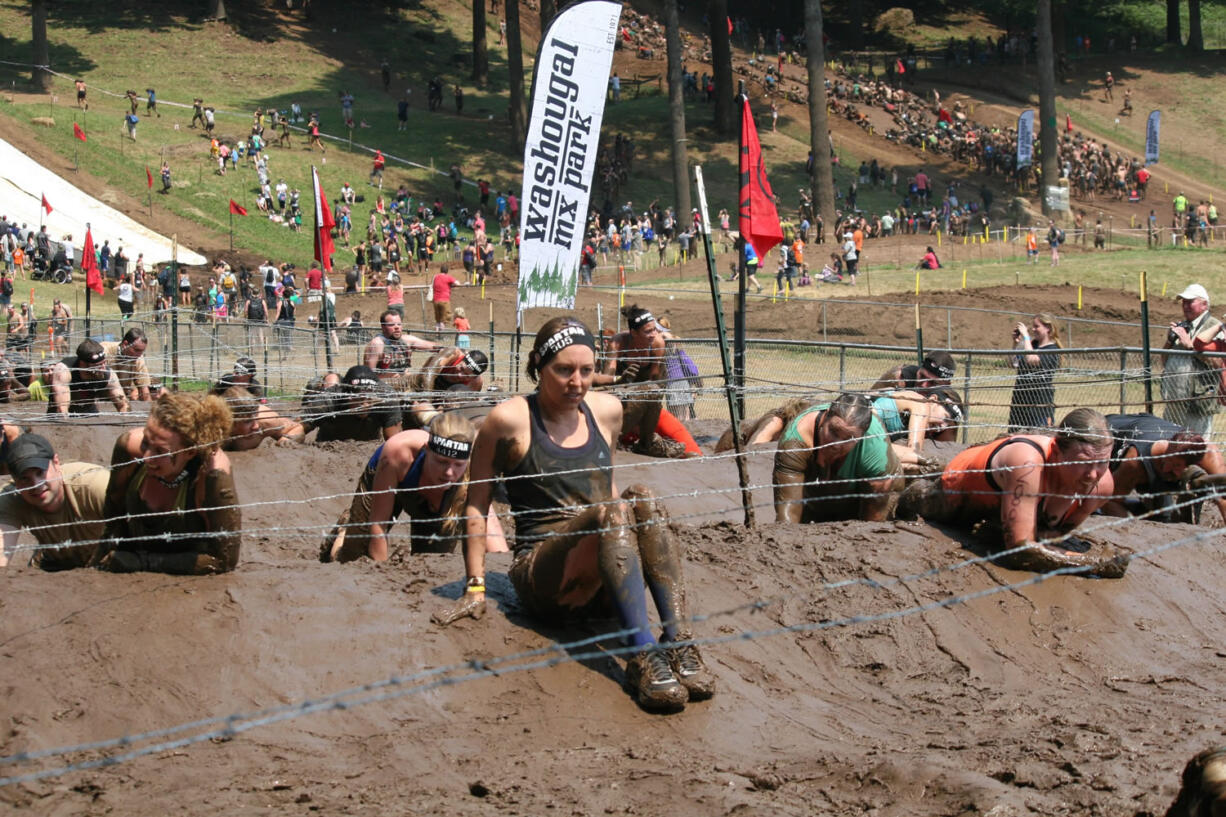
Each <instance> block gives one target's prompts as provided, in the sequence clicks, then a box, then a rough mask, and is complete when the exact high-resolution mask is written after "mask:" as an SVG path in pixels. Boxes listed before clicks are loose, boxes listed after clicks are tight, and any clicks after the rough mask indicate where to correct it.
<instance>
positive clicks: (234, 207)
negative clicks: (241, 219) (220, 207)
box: [230, 199, 247, 216]
mask: <svg viewBox="0 0 1226 817" xmlns="http://www.w3.org/2000/svg"><path fill="white" fill-rule="evenodd" d="M230 212H231V213H233V214H234V215H236V216H245V215H247V208H246V207H244V206H242V205H241V204H239V203H238V202H236V201H235V200H234V199H230Z"/></svg>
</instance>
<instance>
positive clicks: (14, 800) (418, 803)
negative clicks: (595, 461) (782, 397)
mask: <svg viewBox="0 0 1226 817" xmlns="http://www.w3.org/2000/svg"><path fill="white" fill-rule="evenodd" d="M43 430H44V431H45V433H47V434H48V435H49V436H50V437H51V438H52V439H53V441H54V442H55V443H56V445H57V447H58V448H59V450H60V451H61V452H64V456H65V457H79V458H81V459H86V460H91V461H95V462H102V461H105V459H106V455H107V452H108V451H109V449H110V447H111V443H112V441H113V439H114V436H115V435H116V434H117V433H118V431H119V429H118V428H116V427H114V426H108V425H105V424H102V423H95V424H93V425H91V426H88V427H84V426H80V425H78V426H73V427H65V426H55V427H50V426H47V427H43ZM369 449H370V446H369V445H368V444H362V443H344V444H331V445H329V446H327V447H306V448H301V449H280V448H263V449H259V450H257V451H254V452H247V453H241V454H236V455H234V470H235V473H236V475H237V479H238V486H239V493H240V497H241V499H242V501H243V502H244V503H247V507H246V508H245V510H244V526H245V528H246V530H247V531H248V532H247V535H246V537H245V540H244V548H243V553H242V561H241V564H240V566H239V568H238V570H237V571H236V572H234V573H233V574H230V575H225V576H218V577H198V578H179V577H171V576H161V575H153V574H141V575H128V576H122V575H109V574H102V573H96V572H93V571H77V572H72V573H61V574H44V573H41V572H39V571H37V570H32V569H30V568H19V569H9V570H7V571H4V572H3V573H0V622H2V623H0V678H3V679H4V680H3V682H2V683H3V694H4V699H5V707H4V712H5V714H4V718H5V727H6V728H5V730H4V733H3V736H2V737H0V755H4V756H11V755H12V754H14V753H17V752H25V751H35V750H42V749H48V748H52V747H61V746H65V745H73V744H79V743H83V742H89V741H95V740H106V739H111V738H118V737H121V736H123V735H128V734H134V733H139V732H144V731H148V730H156V729H162V728H165V727H170V726H174V725H178V724H183V723H187V722H191V721H196V720H198V719H204V718H213V717H224V716H227V715H229V714H231V713H236V712H252V711H255V710H261V709H265V708H268V707H281V706H286V705H290V706H293V705H297V704H299V703H301V702H304V701H311V700H318V699H320V698H321V696H325V695H328V694H329V693H334V692H337V691H339V690H344V689H347V688H351V687H355V686H358V685H362V684H368V683H371V682H376V681H381V680H384V679H389V678H393V677H395V676H401V677H404V676H414V675H415V674H417V673H421V672H423V671H426V670H431V669H434V668H442V667H456V669H454V670H452V671H450V672H447V673H445V674H443V675H442V676H439V677H441V678H442V679H445V680H446V682H447V683H445V684H443V685H437V686H431V685H428V683H427V682H428V681H436V680H438V679H439V678H436V677H430V678H426V679H417V680H415V681H409V682H406V683H404V684H402V685H393V686H390V687H387V688H381V689H377V690H374V691H373V692H372V693H370V694H380V693H400V692H405V693H407V694H405V695H403V697H397V698H395V699H392V700H383V701H380V702H376V703H370V704H367V705H364V706H354V707H351V708H346V709H344V710H339V711H336V710H329V711H326V712H321V713H317V714H310V715H303V716H301V717H296V718H293V719H291V720H288V721H285V722H282V723H275V724H270V725H266V726H261V727H258V728H255V729H252V730H251V731H248V732H244V733H242V734H238V735H236V736H234V737H225V736H222V737H218V738H217V739H213V740H206V741H204V742H201V743H197V744H193V745H187V746H180V747H174V748H167V749H165V750H162V751H157V752H154V753H153V754H150V755H148V756H143V757H140V758H138V759H134V760H132V761H130V762H125V763H123V764H121V765H117V766H114V767H111V768H105V769H94V770H89V771H78V772H72V773H69V774H66V775H64V776H62V777H55V778H51V779H47V780H42V781H38V782H32V783H23V784H19V785H8V786H3V787H0V803H3V804H4V809H5V810H6V811H9V812H12V813H28V814H39V815H68V814H74V815H77V814H99V815H101V814H133V815H136V814H139V815H144V814H149V815H153V814H166V813H176V814H200V815H206V814H207V815H212V814H217V813H219V812H226V813H232V814H255V813H269V812H271V813H278V814H312V813H320V814H387V813H450V814H472V815H481V814H498V815H511V814H524V815H528V814H532V815H536V814H551V813H552V814H576V815H578V814H600V813H607V814H649V815H654V814H694V815H699V814H701V815H707V814H737V815H756V814H762V815H767V814H769V815H778V814H787V815H810V814H836V815H843V814H847V815H851V814H879V815H913V814H923V815H975V814H989V813H990V814H992V815H994V817H1002V815H1013V814H1017V815H1020V814H1043V815H1054V814H1070V815H1072V814H1077V815H1085V814H1093V815H1099V814H1101V815H1108V814H1109V815H1141V814H1161V813H1162V812H1163V810H1164V809H1165V806H1166V805H1167V804H1168V803H1169V802H1170V800H1171V799H1172V797H1173V796H1174V792H1175V790H1176V787H1177V781H1178V775H1179V771H1180V769H1181V768H1182V766H1183V763H1184V762H1185V761H1186V760H1187V758H1188V757H1190V756H1191V755H1192V754H1193V753H1194V752H1195V751H1198V750H1199V749H1201V748H1203V747H1205V746H1206V745H1209V744H1211V743H1214V742H1220V741H1221V740H1222V738H1223V730H1222V726H1221V701H1222V699H1223V694H1224V692H1226V681H1224V680H1223V675H1222V673H1221V671H1220V668H1221V665H1222V661H1223V659H1224V658H1226V649H1224V648H1223V647H1222V644H1223V643H1224V642H1226V617H1224V616H1223V606H1224V605H1223V597H1222V591H1221V588H1222V586H1223V576H1222V575H1220V574H1222V573H1223V569H1222V567H1221V558H1220V554H1221V545H1220V540H1219V539H1218V538H1211V539H1207V540H1205V541H1203V542H1194V543H1191V544H1188V545H1186V546H1180V547H1174V548H1172V549H1169V550H1165V551H1163V552H1161V553H1158V554H1156V555H1154V556H1152V557H1151V558H1141V559H1137V560H1136V561H1134V563H1133V565H1132V567H1131V569H1130V570H1129V571H1128V574H1127V576H1126V577H1125V578H1124V579H1122V580H1118V581H1106V580H1089V579H1084V578H1076V577H1058V578H1052V579H1049V580H1048V581H1045V582H1042V583H1039V584H1033V585H1030V586H1025V587H1016V588H1015V587H1011V586H1010V585H1012V584H1014V583H1017V582H1020V581H1024V580H1026V579H1028V578H1031V577H1030V575H1029V574H1024V573H1016V572H1011V571H1008V570H1004V569H1001V568H999V567H996V566H994V565H991V564H983V563H976V564H971V565H966V566H962V567H959V568H955V566H956V565H957V564H958V563H959V562H962V561H964V560H967V559H972V558H974V552H973V548H974V544H973V542H971V541H970V540H969V539H968V538H967V537H966V536H965V535H964V534H955V533H954V532H952V531H943V530H939V529H936V528H933V527H929V526H926V525H923V524H902V523H899V524H893V523H889V524H867V523H846V524H829V525H821V526H808V527H803V528H801V527H792V526H782V525H776V524H774V523H773V522H765V521H763V522H760V523H759V525H758V526H757V528H756V529H754V530H746V529H745V528H744V527H743V526H742V525H741V524H740V521H741V512H740V510H739V508H738V497H737V494H735V493H733V492H730V491H729V488H730V487H731V486H733V485H735V477H734V473H733V469H732V467H731V465H730V464H729V462H728V461H727V460H717V461H711V460H707V461H691V462H671V461H670V462H664V463H660V462H656V463H652V464H649V465H648V464H642V461H638V460H635V458H633V457H631V456H629V455H626V456H624V457H623V459H622V461H623V462H639V463H640V464H638V465H635V466H634V467H632V468H629V469H628V470H627V471H626V472H622V473H619V474H618V476H617V480H618V482H619V484H621V485H626V484H629V483H630V482H632V481H643V482H646V483H648V484H649V485H652V486H653V487H654V488H655V489H656V490H657V491H658V492H660V493H661V494H664V495H667V496H669V497H670V499H669V500H668V504H669V506H670V507H671V509H672V513H673V514H674V516H676V517H678V518H679V521H680V523H681V524H679V527H678V528H677V530H678V534H679V535H680V537H681V539H682V541H683V542H684V545H685V548H686V554H687V562H688V566H687V569H688V577H687V578H688V586H689V598H690V600H691V604H692V608H693V612H694V613H695V614H701V615H705V616H710V618H709V619H707V620H705V621H702V622H701V623H699V624H698V625H697V627H696V629H697V634H698V635H699V636H700V637H703V638H709V639H713V642H714V643H711V644H709V645H708V646H706V647H705V653H706V656H707V659H708V661H709V662H710V664H711V667H712V668H713V670H714V672H715V674H716V675H717V677H718V681H719V685H720V690H719V694H718V695H717V696H716V697H715V699H714V700H712V701H710V702H707V703H700V704H692V705H691V706H689V707H688V708H687V709H686V711H685V712H684V713H682V714H678V715H673V716H660V715H650V714H647V713H645V712H642V711H640V710H639V709H638V708H637V707H636V706H635V705H634V703H633V702H632V701H631V700H630V698H629V697H628V696H627V695H626V694H625V693H624V692H622V691H621V689H620V688H619V683H620V681H621V678H622V672H621V669H620V667H621V661H620V660H617V659H614V658H613V657H610V656H608V655H607V654H601V650H604V649H609V648H612V647H614V646H615V645H614V644H612V643H606V644H603V645H602V646H601V647H598V648H597V650H596V651H597V653H598V654H597V655H596V656H595V657H592V658H588V659H585V660H583V661H577V662H576V661H569V660H562V661H561V662H560V663H557V664H556V665H555V666H547V667H542V668H539V669H533V670H524V671H515V669H514V668H515V666H516V665H517V664H524V663H528V662H529V661H530V660H533V659H528V658H524V659H520V660H518V661H513V662H510V663H509V664H506V665H501V666H499V669H500V670H503V671H501V672H499V674H497V675H496V676H493V677H480V678H476V679H468V678H467V677H466V676H470V675H471V674H472V668H471V666H468V665H465V663H464V662H467V661H471V660H474V659H476V660H482V661H489V660H490V659H494V658H498V657H502V656H510V655H515V654H519V653H523V652H526V651H530V650H538V649H546V650H548V648H549V647H550V646H551V645H554V644H556V643H559V642H564V641H570V640H574V639H577V638H581V637H585V636H589V635H593V634H596V633H599V632H603V631H607V630H608V629H609V628H611V627H612V626H613V625H612V623H611V622H594V623H592V624H590V625H586V626H582V627H575V628H571V629H555V628H542V627H540V626H539V625H537V624H536V623H535V622H533V621H532V620H531V619H529V618H527V617H525V616H524V615H523V614H522V613H521V611H520V610H519V608H518V606H517V604H516V601H515V598H514V594H513V592H512V590H511V588H510V586H509V583H508V581H507V579H506V576H505V571H506V570H507V568H508V565H509V558H508V557H506V556H495V557H492V558H491V560H490V565H489V571H488V579H487V581H488V584H489V586H490V591H491V595H492V602H491V604H490V611H489V614H488V615H487V616H486V618H485V619H484V620H483V621H480V622H473V621H465V622H461V623H460V624H458V625H456V626H454V627H452V628H450V629H446V630H443V629H439V628H437V627H435V626H433V625H432V624H431V623H430V621H429V616H430V614H431V613H432V612H434V611H435V610H437V609H439V608H440V607H442V606H444V605H445V604H447V603H448V602H449V601H450V600H451V599H453V598H455V597H456V596H457V595H458V593H459V592H460V590H461V579H462V577H463V570H462V566H461V563H460V560H459V557H458V556H436V557H414V558H394V559H393V560H392V561H390V562H389V563H387V564H383V565H375V564H373V563H369V562H365V563H355V564H351V565H345V566H339V565H324V564H320V563H319V562H317V561H316V552H317V542H318V538H319V535H320V532H321V530H322V529H323V528H324V527H325V526H326V525H328V524H330V523H331V522H332V520H333V519H334V518H335V516H336V514H337V512H338V511H339V510H340V508H341V507H342V506H343V505H344V504H345V500H344V499H343V497H339V496H335V495H337V494H344V493H345V492H347V491H349V490H350V488H351V485H352V482H353V480H354V479H356V476H357V473H358V470H359V469H360V464H361V462H363V461H364V460H365V458H366V457H367V456H368V455H369ZM69 452H72V453H71V454H69ZM769 468H770V455H769V452H766V453H762V454H759V455H757V456H755V457H753V458H752V459H751V469H750V472H751V474H750V475H751V480H752V481H753V482H754V483H755V484H758V485H761V484H763V483H766V482H768V481H769ZM321 497H322V498H321ZM755 501H756V502H758V503H763V504H765V503H768V502H769V495H768V493H767V492H766V489H759V490H758V491H757V492H756V495H755ZM758 513H759V517H760V518H762V519H764V520H766V519H770V518H771V516H772V515H771V514H770V513H769V510H768V509H767V508H766V507H761V508H759V511H758ZM1204 530H1208V529H1204ZM1194 532H1196V531H1195V529H1192V528H1186V527H1181V526H1169V525H1168V526H1160V525H1155V524H1150V523H1143V522H1129V523H1127V524H1124V525H1122V526H1116V527H1112V528H1110V529H1109V531H1105V532H1104V535H1107V536H1109V537H1110V538H1111V539H1113V540H1114V541H1115V542H1116V543H1117V544H1118V545H1119V546H1121V547H1123V548H1127V549H1132V550H1145V549H1150V548H1153V547H1155V546H1158V545H1160V544H1162V543H1170V542H1173V541H1179V540H1181V539H1184V538H1186V537H1188V536H1189V535H1190V534H1193V533H1194ZM400 534H401V535H403V531H401V532H400ZM968 546H969V547H970V548H972V549H968ZM850 580H858V582H857V583H851V584H846V585H844V586H840V587H838V588H837V589H836V588H832V587H830V585H831V584H832V583H836V582H840V583H841V582H848V581H850ZM972 595H973V596H977V597H976V598H974V599H973V600H969V601H967V602H966V603H960V604H952V605H950V606H948V607H938V608H935V609H931V610H928V611H927V612H916V611H917V610H918V608H921V607H925V606H931V605H936V604H944V603H946V602H949V601H950V600H951V599H954V598H956V597H961V596H972ZM758 600H763V601H765V602H767V603H766V604H765V606H763V607H762V608H761V609H760V610H758V611H757V612H749V611H748V610H747V608H746V607H745V605H748V604H750V603H751V602H754V601H758ZM738 608H740V609H738ZM729 611H731V612H729ZM785 628H796V629H797V630H798V631H796V632H788V631H784V630H785ZM751 633H754V634H757V635H756V636H755V637H753V638H743V637H742V635H744V634H751ZM538 657H541V656H538ZM543 658H545V659H548V658H559V659H565V658H566V656H565V655H564V654H561V655H560V654H557V653H554V652H549V651H546V652H545V653H544V654H543ZM216 726H217V725H216V724H214V727H216ZM208 729H209V727H203V726H202V727H197V728H192V729H188V730H187V731H186V732H183V733H176V734H174V735H172V736H169V739H173V738H178V737H183V736H188V735H194V734H199V733H204V732H207V731H208ZM147 745H148V742H144V743H138V744H136V746H137V747H143V746H147ZM128 748H133V747H128ZM112 751H115V750H112ZM101 756H102V755H101V753H99V752H97V751H80V752H75V753H71V754H69V755H67V756H57V757H52V758H47V759H43V760H39V761H37V762H34V763H16V764H14V763H8V762H6V763H4V764H3V765H2V766H0V775H11V774H19V773H22V772H28V771H32V770H38V769H49V768H52V767H55V766H58V765H61V764H64V763H72V762H81V761H88V760H91V759H96V758H98V757H101Z"/></svg>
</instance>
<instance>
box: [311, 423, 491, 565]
mask: <svg viewBox="0 0 1226 817" xmlns="http://www.w3.org/2000/svg"><path fill="white" fill-rule="evenodd" d="M476 436H477V430H476V429H475V428H473V424H472V422H471V421H470V420H468V419H466V418H464V417H461V416H460V415H458V414H454V413H453V414H438V415H436V416H435V418H434V419H433V420H432V421H431V422H430V426H429V429H428V430H422V429H419V428H414V429H410V430H408V431H402V432H400V433H399V434H397V435H395V436H394V437H392V438H391V439H390V440H388V441H387V442H385V443H383V445H381V446H379V447H378V448H377V449H375V453H374V454H373V455H372V456H371V458H370V461H369V462H367V463H366V467H365V468H363V469H362V474H361V476H359V477H358V485H357V488H356V489H355V490H354V492H353V502H352V503H351V504H350V505H349V507H348V508H347V509H346V510H345V511H344V512H343V513H342V514H341V517H340V519H338V520H336V526H335V527H334V528H332V531H331V532H330V533H329V534H328V535H327V536H326V537H325V538H324V542H323V545H322V547H321V548H320V552H319V559H320V561H322V562H352V561H354V560H355V559H360V558H362V557H363V556H369V557H370V558H372V559H374V560H375V561H376V562H383V561H386V560H387V558H388V556H390V555H391V546H390V544H389V543H388V537H389V536H390V534H391V532H392V526H393V525H394V524H395V520H396V518H397V517H399V516H400V515H401V514H405V515H407V516H408V517H409V520H410V522H409V526H410V527H409V547H410V549H411V552H413V553H454V552H455V550H456V547H457V546H458V545H459V543H460V541H461V540H462V539H463V538H464V524H465V520H464V507H465V504H466V502H467V498H468V482H467V479H468V459H469V455H470V454H471V453H472V446H473V440H474V439H475V438H476ZM486 525H487V530H486V537H485V541H486V547H487V548H489V549H490V550H491V551H505V550H506V549H507V545H506V540H505V539H504V537H503V535H502V527H501V525H500V524H499V522H498V517H497V516H496V515H495V514H493V513H490V514H489V517H488V518H487V520H486Z"/></svg>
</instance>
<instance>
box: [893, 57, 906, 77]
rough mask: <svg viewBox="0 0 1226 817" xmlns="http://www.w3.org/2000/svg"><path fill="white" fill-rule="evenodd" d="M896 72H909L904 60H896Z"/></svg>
mask: <svg viewBox="0 0 1226 817" xmlns="http://www.w3.org/2000/svg"><path fill="white" fill-rule="evenodd" d="M894 73H896V74H905V73H907V66H905V65H903V64H902V60H897V59H896V60H894Z"/></svg>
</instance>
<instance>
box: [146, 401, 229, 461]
mask: <svg viewBox="0 0 1226 817" xmlns="http://www.w3.org/2000/svg"><path fill="white" fill-rule="evenodd" d="M149 417H150V419H152V420H153V421H154V422H156V423H157V424H158V425H160V426H161V427H162V428H165V429H167V430H168V431H173V432H174V433H176V434H178V435H179V436H180V437H182V438H183V442H184V443H185V444H186V445H188V446H191V447H193V448H196V449H198V450H199V451H200V452H201V453H207V452H212V451H216V450H217V449H218V448H220V446H221V444H222V442H223V441H225V440H226V439H227V438H228V437H229V436H230V426H231V424H232V422H233V415H232V414H231V413H230V407H229V406H227V405H226V401H225V400H222V399H221V398H220V397H214V396H212V395H204V396H203V397H196V396H193V395H190V394H185V393H183V392H168V391H164V392H162V393H161V395H159V396H158V399H157V402H156V403H154V404H153V408H152V409H150V411H149Z"/></svg>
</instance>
